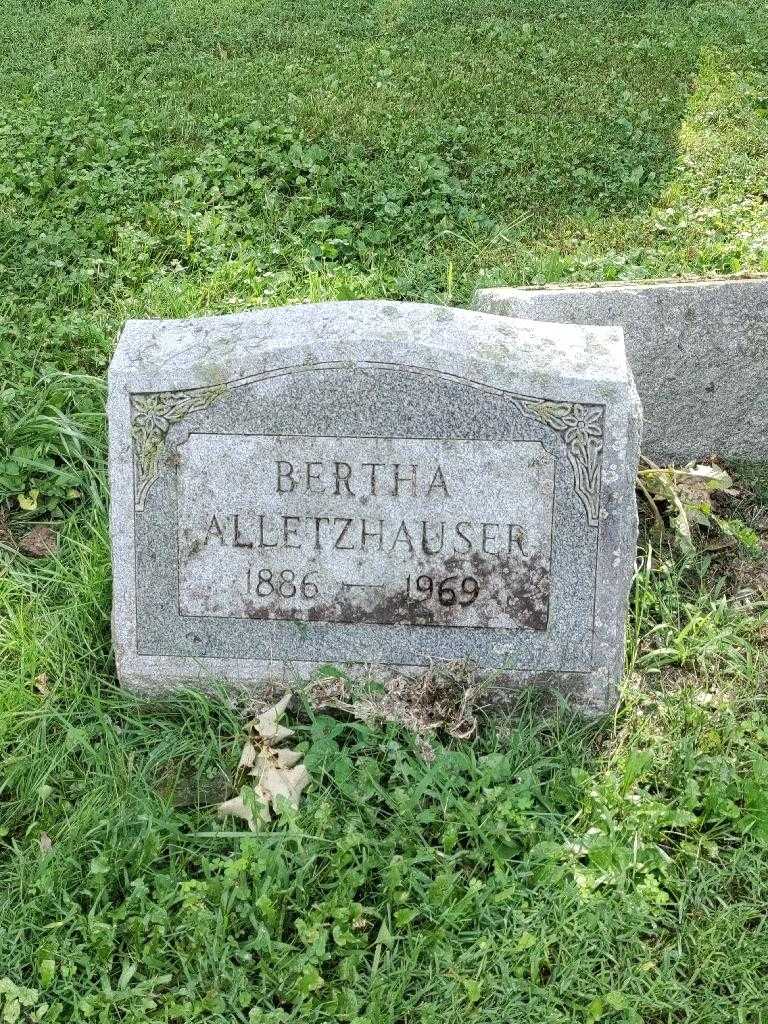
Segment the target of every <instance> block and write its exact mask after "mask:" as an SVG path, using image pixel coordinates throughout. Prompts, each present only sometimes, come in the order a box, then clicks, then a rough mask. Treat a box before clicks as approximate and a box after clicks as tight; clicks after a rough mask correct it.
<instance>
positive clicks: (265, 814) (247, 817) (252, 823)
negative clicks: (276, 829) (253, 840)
mask: <svg viewBox="0 0 768 1024" xmlns="http://www.w3.org/2000/svg"><path fill="white" fill-rule="evenodd" d="M255 797H256V800H257V801H260V802H263V803H264V807H263V809H262V810H261V817H262V818H266V819H267V820H268V819H269V808H268V807H267V806H266V802H265V801H263V798H262V796H261V794H260V793H258V792H257V793H255ZM216 813H217V814H218V815H219V817H221V818H226V817H228V816H229V817H233V818H242V820H243V821H245V822H247V824H248V828H249V829H250V830H251V832H255V831H256V818H255V817H254V813H253V810H252V809H251V807H249V806H248V804H247V803H246V801H245V800H244V799H243V797H242V795H241V796H233V797H232V799H231V800H225V801H224V802H223V803H221V804H219V805H218V807H217V808H216Z"/></svg>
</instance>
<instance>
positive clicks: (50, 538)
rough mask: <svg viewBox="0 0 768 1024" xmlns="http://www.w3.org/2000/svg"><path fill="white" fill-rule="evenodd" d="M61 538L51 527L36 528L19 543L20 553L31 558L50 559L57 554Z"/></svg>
mask: <svg viewBox="0 0 768 1024" xmlns="http://www.w3.org/2000/svg"><path fill="white" fill-rule="evenodd" d="M58 543H59V538H58V536H57V534H56V531H55V530H52V529H51V528H50V526H35V527H34V528H33V529H31V530H30V531H29V533H25V534H24V536H23V537H22V538H21V540H20V541H19V551H23V552H24V554H25V555H29V556H30V557H31V558H48V557H50V556H51V555H55V554H56V548H57V547H58Z"/></svg>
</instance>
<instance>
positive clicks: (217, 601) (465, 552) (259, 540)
mask: <svg viewBox="0 0 768 1024" xmlns="http://www.w3.org/2000/svg"><path fill="white" fill-rule="evenodd" d="M108 413H109V430H110V481H111V491H112V500H111V534H112V550H113V566H114V613H113V633H114V642H115V651H116V659H117V668H118V674H119V677H120V680H121V682H122V683H123V685H125V686H128V687H130V688H132V689H134V690H138V691H141V692H144V693H147V694H150V693H151V694H158V693H163V692H166V691H169V690H173V689H176V688H179V687H182V686H189V685H192V686H195V687H198V688H204V689H214V688H215V687H217V686H218V685H220V684H221V683H224V684H226V685H227V686H228V687H229V688H230V690H232V691H241V690H245V691H247V692H249V693H254V692H258V691H259V689H261V688H263V687H264V686H265V685H267V684H272V683H275V682H278V681H284V682H287V683H290V684H295V683H296V682H297V680H299V679H301V678H306V677H308V676H311V675H312V674H313V673H316V672H317V671H318V670H319V669H321V668H322V667H323V666H325V665H328V664H333V665H337V666H340V667H342V668H343V669H345V670H346V671H348V672H349V673H350V674H351V675H354V676H367V675H371V676H373V677H378V678H382V677H383V676H385V675H387V674H394V673H397V674H398V675H406V676H412V675H418V674H420V673H423V672H425V671H429V670H431V669H432V668H434V667H439V666H441V665H445V664H447V663H455V662H459V661H461V662H469V663H471V664H473V665H475V666H477V670H478V672H479V673H480V674H481V675H482V676H484V677H486V678H487V680H488V681H489V683H490V684H491V685H492V687H493V689H495V690H497V691H498V690H499V689H501V690H503V689H507V690H510V689H514V688H518V687H520V686H524V685H533V686H538V687H544V688H546V689H549V690H553V691H556V692H558V693H560V694H563V695H564V696H566V697H567V698H568V699H569V700H570V701H571V702H572V703H573V704H574V705H575V706H578V707H581V708H583V709H584V710H586V711H589V712H599V711H601V710H604V709H606V708H607V707H609V706H610V705H611V703H612V702H613V699H614V696H615V688H616V683H617V681H618V679H619V677H620V675H621V671H622V665H623V658H624V622H625V612H626V604H627V595H628V590H629V585H630V580H631V575H632V569H633V565H634V558H635V545H636V531H637V519H636V508H635V498H634V478H635V473H636V469H637V461H638V449H639V434H640V405H639V400H638V398H637V394H636V392H635V389H634V384H633V381H632V376H631V373H630V372H629V371H628V368H627V364H626V359H625V355H624V346H623V342H622V337H621V331H620V329H617V328H606V327H576V326H569V325H553V324H532V323H518V322H515V321H513V320H510V319H508V318H506V317H500V316H492V315H488V314H484V313H475V312H470V311H467V310H458V309H445V308H441V307H435V306H428V305H421V304H404V303H394V302H346V303H325V304H319V305H300V306H292V307H287V308H282V309H272V310H265V311H259V312H254V313H247V314H237V315H233V316H224V317H211V318H205V319H200V320H189V321H131V322H129V323H128V324H126V326H125V328H124V330H123V332H122V335H121V337H120V340H119V343H118V347H117V351H116V353H115V356H114V358H113V361H112V364H111V366H110V372H109V404H108Z"/></svg>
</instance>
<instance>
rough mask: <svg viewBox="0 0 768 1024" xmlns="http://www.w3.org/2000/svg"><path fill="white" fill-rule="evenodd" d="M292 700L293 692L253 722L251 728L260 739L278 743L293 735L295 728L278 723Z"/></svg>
mask: <svg viewBox="0 0 768 1024" xmlns="http://www.w3.org/2000/svg"><path fill="white" fill-rule="evenodd" d="M290 702H291V694H290V692H289V693H286V694H285V696H284V697H282V699H281V700H279V701H278V702H277V704H275V706H274V707H273V708H269V710H267V711H265V712H263V714H261V715H259V716H258V718H255V719H254V720H253V722H251V729H252V730H253V731H254V732H255V733H256V735H257V736H258V737H259V738H260V739H262V740H265V741H266V742H267V743H274V744H277V743H281V742H282V741H283V740H287V739H288V737H289V736H293V729H288V728H286V727H285V726H284V725H279V724H278V723H279V720H280V718H282V716H283V714H284V713H285V710H286V708H287V707H288V705H289V704H290Z"/></svg>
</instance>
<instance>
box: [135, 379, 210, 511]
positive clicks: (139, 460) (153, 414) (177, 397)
mask: <svg viewBox="0 0 768 1024" xmlns="http://www.w3.org/2000/svg"><path fill="white" fill-rule="evenodd" d="M225 390H226V385H223V384H222V385H219V386H217V387H212V388H199V389H197V390H195V391H161V392H156V393H155V394H146V395H135V396H134V397H133V399H132V406H131V410H132V423H131V436H132V438H133V451H134V458H135V465H136V477H135V481H136V482H135V504H136V511H137V512H143V511H144V503H145V502H146V500H147V495H148V494H149V489H150V487H151V486H152V484H153V483H154V482H155V480H157V478H158V476H159V475H160V457H161V455H162V453H163V449H164V446H165V438H166V436H167V434H168V431H169V430H170V429H171V427H172V426H173V424H174V423H179V422H180V421H181V420H183V419H184V417H185V416H188V415H189V413H191V412H199V411H200V410H201V409H206V408H207V407H208V406H209V405H210V404H211V403H212V402H215V401H216V399H217V398H219V397H220V396H221V395H222V394H223V393H224V391H225Z"/></svg>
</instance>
